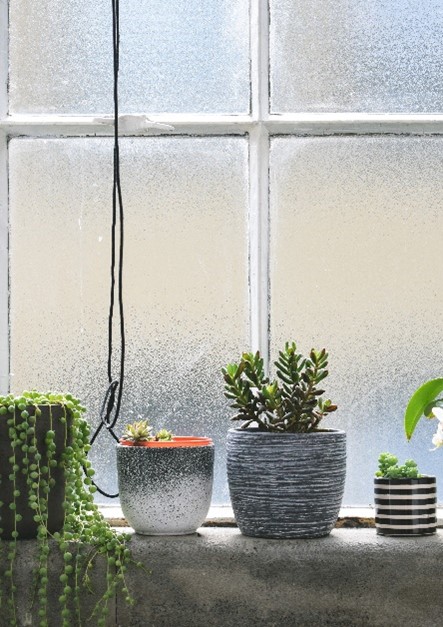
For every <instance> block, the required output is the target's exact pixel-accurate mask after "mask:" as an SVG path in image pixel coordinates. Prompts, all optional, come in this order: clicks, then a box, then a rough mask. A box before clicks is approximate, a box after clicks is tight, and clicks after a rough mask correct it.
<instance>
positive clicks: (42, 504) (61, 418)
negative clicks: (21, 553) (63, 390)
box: [0, 391, 141, 627]
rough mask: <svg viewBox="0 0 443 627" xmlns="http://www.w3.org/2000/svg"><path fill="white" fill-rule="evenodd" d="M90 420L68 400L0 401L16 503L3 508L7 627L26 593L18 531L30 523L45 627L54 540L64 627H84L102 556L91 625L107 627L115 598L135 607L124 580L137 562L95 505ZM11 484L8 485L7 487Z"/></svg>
mask: <svg viewBox="0 0 443 627" xmlns="http://www.w3.org/2000/svg"><path fill="white" fill-rule="evenodd" d="M84 412H85V407H83V406H82V405H81V404H80V402H79V400H78V399H76V398H74V397H73V396H72V395H70V394H65V395H63V394H53V393H47V394H41V393H39V392H35V391H33V392H24V393H23V394H22V395H21V396H18V397H15V396H13V395H12V394H9V395H7V396H0V430H1V433H2V438H3V440H5V438H6V439H7V440H8V442H7V443H6V444H5V442H4V441H3V443H2V446H3V450H6V449H5V446H6V447H7V449H8V450H9V453H10V456H9V458H8V463H9V471H10V472H9V475H5V474H2V484H1V486H0V488H1V489H2V490H3V492H2V493H3V494H4V493H6V494H7V495H9V497H8V500H9V501H10V502H9V503H7V502H3V503H1V502H0V536H1V537H2V538H6V540H5V539H2V540H1V541H0V550H1V551H2V559H3V560H6V564H7V566H6V570H5V571H4V572H3V573H2V574H1V575H0V595H1V594H2V592H3V591H4V589H5V585H4V584H5V583H6V582H7V580H9V585H8V586H6V587H7V588H8V589H9V591H10V593H9V598H8V599H7V603H6V607H7V611H8V612H9V616H8V617H7V618H6V616H7V614H4V615H3V619H2V620H4V621H6V620H7V621H9V622H8V624H9V625H12V626H14V625H17V624H18V618H17V605H18V603H19V601H20V598H19V595H20V591H19V589H18V587H17V583H18V582H17V581H16V575H15V568H14V565H15V559H16V555H17V541H18V539H19V538H20V537H21V536H20V533H19V530H20V527H21V525H22V524H23V519H24V518H25V517H26V518H27V519H29V520H31V521H33V522H32V524H33V525H34V527H35V533H34V535H36V537H37V543H38V566H37V568H36V572H35V581H36V594H35V598H36V599H37V604H38V610H37V612H38V616H39V623H38V624H39V627H47V626H48V617H49V616H50V614H52V613H53V612H54V608H51V610H50V609H49V607H48V595H47V586H48V576H49V565H48V560H49V553H50V540H51V539H52V540H53V541H55V544H56V546H57V547H58V550H59V551H60V552H61V554H62V555H63V564H64V566H63V569H62V572H61V573H60V582H61V584H62V594H61V595H60V597H59V603H60V612H61V617H62V619H61V623H60V625H61V626H62V627H70V626H71V625H81V624H82V622H81V614H80V598H81V595H82V594H83V591H84V589H85V588H89V587H90V574H91V569H92V567H93V563H94V562H95V559H96V558H97V557H98V556H104V558H105V559H106V561H107V575H106V590H105V593H104V594H103V596H101V598H99V599H98V600H97V603H96V606H95V609H94V612H93V615H92V617H91V619H92V621H93V624H94V625H99V626H101V625H105V623H106V619H107V615H108V609H109V602H110V600H111V599H112V597H113V595H114V594H115V593H116V592H117V591H121V592H122V593H123V595H124V597H125V599H126V601H127V603H129V604H132V603H133V600H132V597H131V595H130V592H129V590H128V588H127V585H126V581H125V572H126V570H127V567H128V564H129V562H130V561H132V560H131V554H130V550H129V549H128V547H127V540H128V539H129V536H128V535H126V534H120V533H117V532H116V531H115V530H114V529H112V528H111V527H110V525H109V524H108V523H107V522H106V521H105V519H104V518H103V516H102V514H101V513H100V512H99V510H98V507H97V505H96V504H95V503H94V497H93V494H94V492H95V491H96V488H95V486H94V485H93V480H92V477H93V475H94V470H93V469H92V467H91V463H90V462H89V461H88V459H87V453H88V450H89V448H90V445H89V428H88V425H87V423H86V421H85V419H84V417H83V414H84ZM2 423H3V424H2ZM42 425H43V431H44V433H43V436H42V433H41V430H42ZM4 467H5V466H3V468H4ZM57 474H58V478H60V477H61V479H62V483H63V484H64V485H63V487H64V490H63V489H62V492H61V493H62V499H63V502H62V505H61V512H62V514H61V517H62V518H61V524H60V525H59V528H58V530H56V531H54V530H53V529H51V525H52V522H51V507H52V504H53V501H52V498H53V497H52V493H53V492H54V491H55V490H56V489H57V485H56V480H55V479H54V476H57ZM7 482H10V483H9V485H5V484H6V483H7ZM22 486H24V488H23V487H22ZM58 487H59V486H58ZM5 489H6V492H5ZM63 494H64V496H63ZM11 514H12V516H11ZM7 524H8V525H9V527H10V529H9V531H7V530H6V525H7ZM11 529H12V530H11ZM138 565H139V566H141V564H138ZM2 578H4V580H3V582H2V581H1V579H2ZM3 593H4V592H3ZM0 603H1V600H0ZM1 607H3V604H2V603H1ZM5 612H6V610H5ZM2 624H6V622H3V623H2Z"/></svg>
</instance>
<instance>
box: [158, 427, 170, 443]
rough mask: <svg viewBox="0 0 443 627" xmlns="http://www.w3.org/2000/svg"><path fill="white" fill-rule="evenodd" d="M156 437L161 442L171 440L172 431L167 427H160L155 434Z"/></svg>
mask: <svg viewBox="0 0 443 627" xmlns="http://www.w3.org/2000/svg"><path fill="white" fill-rule="evenodd" d="M154 439H155V440H157V441H160V442H170V441H171V440H172V432H171V431H168V430H167V429H160V431H158V432H157V433H156V434H155V438H154Z"/></svg>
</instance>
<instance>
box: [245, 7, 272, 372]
mask: <svg viewBox="0 0 443 627" xmlns="http://www.w3.org/2000/svg"><path fill="white" fill-rule="evenodd" d="M268 11H269V10H268V2H267V0H259V1H258V2H251V107H252V119H253V121H254V124H253V126H252V128H251V130H250V158H249V164H250V166H249V167H250V171H249V176H250V195H249V206H250V209H249V281H250V322H251V346H252V349H253V350H256V349H260V351H261V353H262V355H263V357H264V359H265V362H266V363H267V362H268V361H269V190H268V185H269V177H268V168H269V134H268V129H267V128H266V125H265V122H266V120H267V118H268V115H269V73H268V66H269V15H268Z"/></svg>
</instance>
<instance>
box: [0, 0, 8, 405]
mask: <svg viewBox="0 0 443 627" xmlns="http://www.w3.org/2000/svg"><path fill="white" fill-rule="evenodd" d="M7 112H8V3H7V2H0V118H3V117H4V116H6V115H7ZM7 142H8V138H7V134H6V133H5V132H3V131H2V129H1V128H0V394H5V393H7V392H8V391H9V311H8V308H9V302H8V301H9V297H8V294H9V285H8V283H9V258H8V161H7V159H8V145H7Z"/></svg>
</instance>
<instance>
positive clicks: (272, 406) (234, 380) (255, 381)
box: [222, 342, 337, 433]
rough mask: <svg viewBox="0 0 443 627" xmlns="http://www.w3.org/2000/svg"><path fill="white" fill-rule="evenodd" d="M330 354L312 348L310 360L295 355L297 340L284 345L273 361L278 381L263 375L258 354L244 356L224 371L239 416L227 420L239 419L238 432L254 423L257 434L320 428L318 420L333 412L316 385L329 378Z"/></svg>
mask: <svg viewBox="0 0 443 627" xmlns="http://www.w3.org/2000/svg"><path fill="white" fill-rule="evenodd" d="M327 365H328V353H327V352H326V350H325V349H323V350H321V351H318V350H315V349H312V350H311V352H310V354H309V357H306V358H305V357H303V356H302V355H301V354H300V353H297V346H296V344H295V342H292V343H289V342H287V343H286V344H285V347H284V350H283V351H280V353H279V358H278V360H277V361H276V362H275V366H276V371H277V379H275V380H274V381H271V380H270V379H269V378H268V377H267V376H266V374H265V371H264V365H263V359H262V357H261V356H260V353H259V352H258V351H257V352H256V353H255V354H254V353H243V354H242V357H241V360H240V362H239V363H238V364H237V363H232V364H228V365H227V366H226V368H222V373H223V378H224V380H225V396H226V397H227V398H229V399H231V400H233V401H234V403H233V404H232V405H231V407H233V408H234V409H236V410H237V413H236V414H235V415H234V416H233V417H232V419H231V420H243V421H244V423H243V424H242V425H241V428H246V427H248V426H249V425H250V424H251V423H256V425H257V426H258V428H259V429H260V430H261V431H276V432H289V433H308V432H310V431H315V430H317V429H318V425H319V423H320V420H321V419H322V418H323V417H324V416H326V415H327V414H330V413H332V412H333V411H335V410H336V409H337V406H336V405H333V404H332V402H331V401H330V400H326V399H323V398H321V396H322V394H324V390H321V389H319V388H318V384H319V383H320V382H321V381H323V379H325V378H326V377H327V376H328V370H327Z"/></svg>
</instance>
